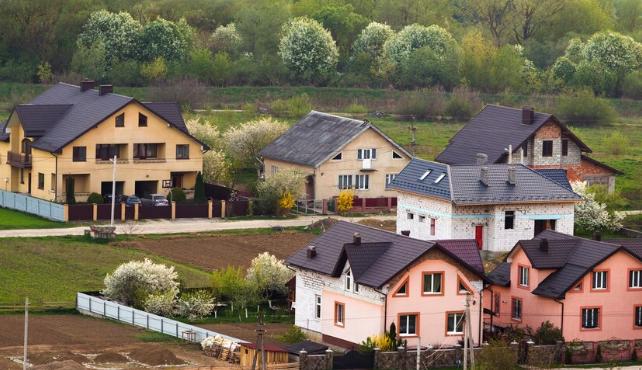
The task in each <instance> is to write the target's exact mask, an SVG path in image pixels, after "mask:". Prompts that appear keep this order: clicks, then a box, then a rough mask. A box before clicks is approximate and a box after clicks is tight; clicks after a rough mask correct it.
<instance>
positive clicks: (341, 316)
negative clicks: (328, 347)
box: [334, 302, 346, 326]
mask: <svg viewBox="0 0 642 370" xmlns="http://www.w3.org/2000/svg"><path fill="white" fill-rule="evenodd" d="M345 314H346V305H345V304H343V303H340V302H334V325H338V326H344V325H345Z"/></svg>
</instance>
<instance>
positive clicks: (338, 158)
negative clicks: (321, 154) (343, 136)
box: [332, 153, 343, 161]
mask: <svg viewBox="0 0 642 370" xmlns="http://www.w3.org/2000/svg"><path fill="white" fill-rule="evenodd" d="M342 154H343V153H339V154H337V155H335V156H334V157H333V158H332V160H333V161H340V160H341V159H343V155H342Z"/></svg>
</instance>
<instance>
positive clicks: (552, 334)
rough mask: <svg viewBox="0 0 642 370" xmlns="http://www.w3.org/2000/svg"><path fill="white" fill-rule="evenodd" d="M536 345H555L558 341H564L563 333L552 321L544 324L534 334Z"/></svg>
mask: <svg viewBox="0 0 642 370" xmlns="http://www.w3.org/2000/svg"><path fill="white" fill-rule="evenodd" d="M532 336H533V341H534V342H535V344H541V345H543V344H555V343H556V342H557V341H564V337H563V336H562V331H561V330H560V329H559V328H556V327H555V326H554V325H553V324H552V323H551V322H550V321H548V320H547V321H546V322H543V323H542V325H540V327H539V328H538V329H537V331H535V333H533V335H532Z"/></svg>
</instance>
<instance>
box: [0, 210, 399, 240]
mask: <svg viewBox="0 0 642 370" xmlns="http://www.w3.org/2000/svg"><path fill="white" fill-rule="evenodd" d="M325 218H327V216H302V217H297V218H293V219H285V220H274V219H270V220H236V221H230V220H223V219H200V218H199V219H180V220H174V221H170V220H147V221H144V222H139V223H125V224H121V223H117V224H116V233H117V234H179V233H200V232H211V231H221V230H242V229H263V228H272V227H300V226H308V225H310V224H312V223H314V222H317V221H319V220H322V219H325ZM333 218H336V219H339V220H343V221H348V222H359V221H361V220H363V219H379V220H395V219H396V216H395V215H387V216H377V215H373V216H372V217H340V216H335V217H333ZM87 229H88V227H87V226H80V227H70V228H64V229H23V230H0V238H15V237H46V236H68V235H83V234H84V233H85V230H87Z"/></svg>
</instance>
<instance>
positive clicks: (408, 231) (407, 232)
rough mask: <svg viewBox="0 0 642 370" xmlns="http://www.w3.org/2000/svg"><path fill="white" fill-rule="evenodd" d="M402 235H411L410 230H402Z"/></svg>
mask: <svg viewBox="0 0 642 370" xmlns="http://www.w3.org/2000/svg"><path fill="white" fill-rule="evenodd" d="M401 235H403V236H410V230H401Z"/></svg>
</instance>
